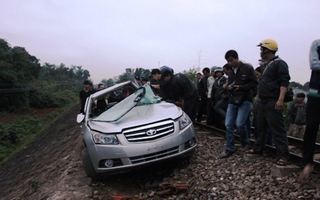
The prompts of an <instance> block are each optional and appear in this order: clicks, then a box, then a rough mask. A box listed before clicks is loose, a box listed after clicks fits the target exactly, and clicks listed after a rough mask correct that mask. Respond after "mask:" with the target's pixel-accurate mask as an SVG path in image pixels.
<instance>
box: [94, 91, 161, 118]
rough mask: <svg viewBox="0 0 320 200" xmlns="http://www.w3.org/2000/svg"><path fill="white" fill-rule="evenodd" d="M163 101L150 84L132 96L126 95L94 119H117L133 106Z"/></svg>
mask: <svg viewBox="0 0 320 200" xmlns="http://www.w3.org/2000/svg"><path fill="white" fill-rule="evenodd" d="M160 101H161V98H160V97H157V96H155V95H154V93H153V91H152V89H151V87H150V86H149V85H146V86H143V87H141V88H139V89H138V90H137V91H135V92H134V93H133V94H131V95H130V96H128V97H126V98H125V99H123V100H122V101H120V102H119V103H117V104H116V105H114V106H113V107H111V108H109V109H108V110H106V111H105V112H103V113H102V114H100V115H99V116H98V117H96V118H94V119H92V121H106V122H112V121H117V120H119V119H120V118H122V117H123V116H124V115H125V114H127V113H128V112H129V111H130V110H131V109H132V108H134V107H135V106H139V105H146V104H154V103H159V102H160Z"/></svg>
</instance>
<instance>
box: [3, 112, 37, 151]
mask: <svg viewBox="0 0 320 200" xmlns="http://www.w3.org/2000/svg"><path fill="white" fill-rule="evenodd" d="M41 125H42V120H41V119H38V118H37V117H30V116H26V117H22V118H20V119H18V120H16V121H14V122H13V123H12V124H8V125H4V124H0V142H1V144H2V145H5V146H8V145H10V144H17V143H19V142H20V141H22V140H23V139H24V138H26V137H28V135H30V134H35V133H37V132H38V131H39V129H40V127H41Z"/></svg>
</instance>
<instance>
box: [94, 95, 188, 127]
mask: <svg viewBox="0 0 320 200" xmlns="http://www.w3.org/2000/svg"><path fill="white" fill-rule="evenodd" d="M181 115H182V110H181V108H179V107H177V106H175V105H174V104H172V103H166V102H164V101H162V102H160V103H156V104H149V105H141V106H136V107H134V108H133V109H132V110H130V111H129V112H128V113H127V114H126V115H125V116H123V117H122V118H121V119H119V120H118V121H115V122H103V121H89V122H88V125H89V126H90V128H91V129H92V130H95V131H99V132H102V133H119V132H121V131H122V130H123V129H125V128H129V127H133V126H140V125H145V124H149V123H153V122H158V121H162V120H165V119H172V120H174V119H177V118H178V117H180V116H181Z"/></svg>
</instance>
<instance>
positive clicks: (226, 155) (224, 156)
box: [220, 150, 234, 158]
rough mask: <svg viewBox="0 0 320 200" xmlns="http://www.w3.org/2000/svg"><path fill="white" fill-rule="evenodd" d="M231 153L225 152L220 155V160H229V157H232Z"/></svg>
mask: <svg viewBox="0 0 320 200" xmlns="http://www.w3.org/2000/svg"><path fill="white" fill-rule="evenodd" d="M233 153H234V151H229V150H226V152H225V153H223V154H220V158H229V157H230V156H232V154H233Z"/></svg>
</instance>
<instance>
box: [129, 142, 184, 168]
mask: <svg viewBox="0 0 320 200" xmlns="http://www.w3.org/2000/svg"><path fill="white" fill-rule="evenodd" d="M177 153H179V146H177V147H174V148H171V149H167V150H164V151H160V152H156V153H151V154H146V155H142V156H136V157H131V158H130V161H131V163H132V164H138V163H143V162H148V161H152V160H157V159H160V158H164V157H167V156H170V155H174V154H177Z"/></svg>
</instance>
